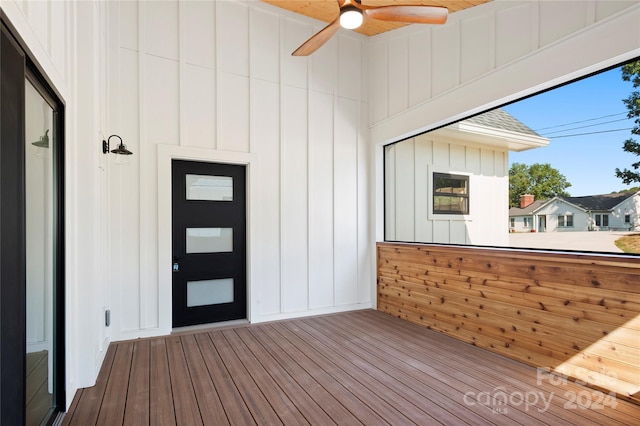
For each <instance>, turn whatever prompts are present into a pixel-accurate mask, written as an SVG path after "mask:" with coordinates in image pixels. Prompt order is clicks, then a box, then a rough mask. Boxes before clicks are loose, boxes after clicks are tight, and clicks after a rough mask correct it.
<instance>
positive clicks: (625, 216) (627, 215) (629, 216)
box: [624, 214, 631, 223]
mask: <svg viewBox="0 0 640 426" xmlns="http://www.w3.org/2000/svg"><path fill="white" fill-rule="evenodd" d="M624 223H631V215H630V214H625V215H624Z"/></svg>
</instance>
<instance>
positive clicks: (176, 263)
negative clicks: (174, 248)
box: [171, 257, 182, 272]
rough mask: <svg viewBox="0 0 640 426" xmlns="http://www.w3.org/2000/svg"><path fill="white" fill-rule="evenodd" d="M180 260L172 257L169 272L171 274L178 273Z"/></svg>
mask: <svg viewBox="0 0 640 426" xmlns="http://www.w3.org/2000/svg"><path fill="white" fill-rule="evenodd" d="M180 259H182V258H181V257H174V258H173V266H172V267H171V270H172V271H173V272H180Z"/></svg>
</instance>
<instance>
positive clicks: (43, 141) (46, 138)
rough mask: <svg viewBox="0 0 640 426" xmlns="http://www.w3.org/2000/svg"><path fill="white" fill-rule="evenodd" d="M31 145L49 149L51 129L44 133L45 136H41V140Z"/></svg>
mask: <svg viewBox="0 0 640 426" xmlns="http://www.w3.org/2000/svg"><path fill="white" fill-rule="evenodd" d="M31 145H33V146H36V147H38V148H49V129H47V130H46V131H45V132H44V135H42V136H40V139H38V140H37V141H35V142H31Z"/></svg>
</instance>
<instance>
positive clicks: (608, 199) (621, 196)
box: [509, 191, 638, 216]
mask: <svg viewBox="0 0 640 426" xmlns="http://www.w3.org/2000/svg"><path fill="white" fill-rule="evenodd" d="M637 193H638V192H637V191H627V192H619V193H616V194H601V195H586V196H584V197H558V199H560V200H564V201H566V202H568V203H571V204H573V205H575V206H578V207H581V208H583V209H584V210H588V211H607V210H611V209H613V208H614V207H615V206H617V205H618V204H620V203H621V202H623V201H624V200H626V199H627V198H629V197H632V196H634V195H635V194H637ZM549 201H550V200H536V201H534V202H533V203H532V204H530V205H528V206H527V207H525V208H524V209H521V208H520V207H511V208H510V209H509V216H526V215H530V214H532V213H533V212H534V211H536V210H538V209H539V208H540V207H542V206H543V205H544V204H546V203H547V202H549Z"/></svg>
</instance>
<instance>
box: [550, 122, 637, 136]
mask: <svg viewBox="0 0 640 426" xmlns="http://www.w3.org/2000/svg"><path fill="white" fill-rule="evenodd" d="M626 120H628V119H627V118H619V119H617V120H609V121H603V122H602V123H596V124H587V125H586V126H578V127H571V128H569V129H564V130H558V131H556V132H551V133H546V134H543V135H542V136H544V137H547V136H551V135H555V134H556V133H562V132H568V131H569V130H577V129H584V128H586V127H596V126H602V125H603V124H609V123H615V122H618V121H626Z"/></svg>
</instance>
